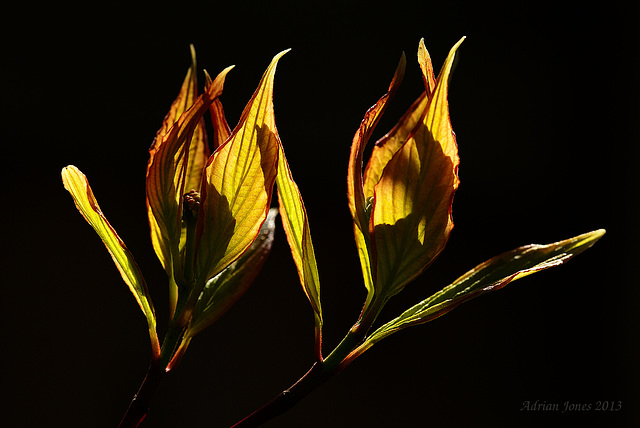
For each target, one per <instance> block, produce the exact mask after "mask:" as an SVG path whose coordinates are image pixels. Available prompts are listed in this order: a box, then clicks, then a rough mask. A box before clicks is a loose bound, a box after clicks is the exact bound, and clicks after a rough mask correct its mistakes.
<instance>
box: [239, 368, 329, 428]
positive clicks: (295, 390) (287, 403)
mask: <svg viewBox="0 0 640 428" xmlns="http://www.w3.org/2000/svg"><path fill="white" fill-rule="evenodd" d="M332 375H333V373H329V372H327V371H325V370H323V368H322V365H320V364H319V363H314V364H313V366H311V369H310V370H309V371H308V372H307V373H306V374H305V375H304V376H302V377H301V378H300V380H298V381H297V382H296V383H295V384H293V385H292V386H291V387H290V388H289V389H286V390H284V391H282V392H281V393H280V394H279V395H278V396H277V397H275V398H274V399H273V400H271V401H270V402H269V403H267V404H265V405H264V406H262V407H261V408H259V409H258V410H256V411H255V412H253V413H252V414H250V415H249V416H247V417H246V418H244V419H243V420H241V421H240V422H238V423H236V424H235V425H233V427H232V428H252V427H257V426H259V425H260V424H263V423H265V422H267V421H268V420H270V419H273V418H275V417H276V416H278V415H280V414H282V413H284V412H285V411H287V410H289V409H290V408H292V407H293V406H295V405H296V404H297V403H298V402H299V401H300V400H302V399H303V398H304V397H306V396H307V395H308V394H309V393H310V392H311V391H313V390H314V389H316V388H317V387H318V386H320V385H321V384H323V383H324V382H325V381H326V380H327V379H329V378H330V377H331V376H332Z"/></svg>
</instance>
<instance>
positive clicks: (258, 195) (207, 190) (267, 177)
mask: <svg viewBox="0 0 640 428" xmlns="http://www.w3.org/2000/svg"><path fill="white" fill-rule="evenodd" d="M285 53H286V51H285V52H281V53H280V54H278V55H276V57H275V58H274V59H273V61H272V62H271V64H270V65H269V67H268V68H267V71H266V72H265V74H264V75H263V76H262V80H261V81H260V84H259V86H258V89H257V90H256V92H255V93H254V94H253V97H252V98H251V100H250V101H249V103H248V104H247V106H246V107H245V109H244V111H243V113H242V116H241V117H240V122H239V123H238V126H237V127H236V128H235V129H234V130H233V133H232V134H231V136H230V137H229V138H228V139H227V141H226V142H225V143H224V144H222V145H221V146H220V147H218V149H216V151H215V152H214V153H213V155H212V156H211V157H210V158H209V161H208V163H207V166H206V168H205V174H204V177H203V186H202V192H201V200H202V202H201V205H200V212H199V214H198V232H197V239H198V242H197V256H196V271H197V274H196V277H198V278H200V279H201V280H202V281H206V280H208V279H209V278H212V277H213V276H215V275H217V274H218V273H219V272H221V271H222V270H223V269H224V268H225V267H226V266H228V265H229V264H230V263H231V262H233V261H234V260H235V259H236V258H238V257H239V256H240V255H241V254H242V253H243V252H244V251H245V250H246V249H247V248H249V246H250V245H251V244H252V243H253V241H254V240H255V239H256V237H257V236H258V233H259V231H260V227H261V226H262V223H263V222H264V221H265V218H266V216H267V212H268V211H269V205H270V202H271V194H272V191H273V184H274V181H275V177H276V171H277V163H278V145H277V137H276V135H277V130H276V126H275V117H274V113H273V79H274V75H275V71H276V65H277V63H278V60H279V59H280V57H281V56H282V55H284V54H285ZM214 83H215V82H214Z"/></svg>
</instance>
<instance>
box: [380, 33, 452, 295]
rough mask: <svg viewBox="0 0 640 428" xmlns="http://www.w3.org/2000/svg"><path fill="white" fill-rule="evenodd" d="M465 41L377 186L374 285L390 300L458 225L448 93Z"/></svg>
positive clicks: (421, 267) (441, 74)
mask: <svg viewBox="0 0 640 428" xmlns="http://www.w3.org/2000/svg"><path fill="white" fill-rule="evenodd" d="M462 40H463V39H461V40H460V41H459V42H458V43H457V44H456V45H455V46H454V47H453V48H452V49H451V51H450V52H449V56H448V57H447V59H446V61H445V64H444V66H443V68H442V70H441V72H440V75H439V76H438V80H437V82H436V86H435V88H434V91H433V94H432V95H431V97H430V98H429V101H428V103H427V104H426V111H425V113H424V116H423V118H422V120H421V121H420V123H419V124H418V125H417V126H416V127H415V129H413V130H412V131H411V132H410V134H409V138H408V139H407V141H406V142H405V143H404V144H402V146H401V147H399V148H398V150H397V151H396V152H395V153H394V154H393V157H392V158H391V159H390V160H389V161H388V163H387V164H386V165H385V166H384V171H383V173H382V176H381V178H380V181H379V182H378V183H377V184H376V185H375V188H374V198H373V199H374V201H373V210H372V215H371V223H370V231H371V233H372V240H374V243H373V246H374V247H375V249H376V254H377V266H376V268H377V271H376V284H375V288H376V293H377V294H379V295H381V296H384V298H385V299H386V298H389V297H391V296H393V295H394V294H396V293H398V292H399V291H400V290H402V288H403V287H404V286H405V285H406V284H407V283H408V282H409V281H411V280H412V279H414V278H415V277H416V276H418V275H419V274H420V273H422V272H423V271H424V269H426V268H427V266H428V265H429V264H430V263H431V262H432V261H433V260H434V259H435V258H436V257H437V255H438V254H439V253H440V252H441V251H442V249H443V248H444V246H445V244H446V242H447V239H448V237H449V234H450V232H451V229H452V228H453V220H452V217H451V205H452V203H453V194H454V192H455V190H456V188H457V187H458V184H459V180H458V176H457V171H458V164H459V159H458V152H457V146H456V141H455V136H454V134H453V130H452V129H451V123H450V121H449V105H448V101H447V92H448V82H449V75H450V72H451V67H452V64H453V59H454V56H455V52H456V50H457V48H458V46H460V43H462ZM425 80H427V81H428V79H425ZM414 115H417V113H414V114H411V115H410V116H409V117H410V118H414V117H415V116H414ZM389 141H390V142H392V141H391V140H389Z"/></svg>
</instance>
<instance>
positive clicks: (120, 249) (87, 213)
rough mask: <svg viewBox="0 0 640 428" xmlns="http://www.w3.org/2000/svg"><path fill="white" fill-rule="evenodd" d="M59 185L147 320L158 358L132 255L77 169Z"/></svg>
mask: <svg viewBox="0 0 640 428" xmlns="http://www.w3.org/2000/svg"><path fill="white" fill-rule="evenodd" d="M62 182H63V184H64V188H65V189H67V191H68V192H69V193H70V194H71V197H72V198H73V201H74V202H75V205H76V207H77V208H78V211H80V213H81V214H82V216H83V217H84V218H85V220H86V221H87V222H88V223H89V224H90V225H91V227H93V229H94V230H95V231H96V233H97V234H98V236H99V237H100V239H102V242H103V243H104V245H105V246H106V247H107V250H108V251H109V254H111V257H112V258H113V261H114V263H115V264H116V267H117V268H118V271H120V275H121V276H122V279H124V282H125V283H126V284H127V286H128V287H129V290H131V293H133V296H134V297H135V299H136V301H137V302H138V305H139V306H140V309H142V313H144V315H145V317H146V318H147V323H148V326H149V335H150V337H151V346H152V350H153V355H154V357H158V356H159V355H160V344H159V342H158V335H157V333H156V316H155V312H154V309H153V304H152V302H151V297H150V295H149V291H148V290H147V285H146V283H145V281H144V278H143V277H142V273H141V272H140V268H139V267H138V265H137V264H136V262H135V260H134V259H133V255H132V254H131V252H130V251H129V250H128V249H127V246H126V245H125V244H124V242H123V241H122V239H120V237H119V236H118V234H117V233H116V231H115V230H114V229H113V227H111V225H110V224H109V222H108V221H107V219H106V217H105V216H104V214H103V213H102V211H101V210H100V206H99V205H98V201H96V198H95V197H94V195H93V191H92V190H91V187H90V186H89V182H88V181H87V177H85V175H84V174H83V173H82V172H80V170H79V169H78V168H76V167H75V166H73V165H69V166H67V167H66V168H64V169H63V170H62Z"/></svg>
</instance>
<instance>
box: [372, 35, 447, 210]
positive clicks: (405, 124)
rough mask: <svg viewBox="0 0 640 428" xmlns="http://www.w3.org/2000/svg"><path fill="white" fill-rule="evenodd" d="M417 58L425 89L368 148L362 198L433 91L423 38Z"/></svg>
mask: <svg viewBox="0 0 640 428" xmlns="http://www.w3.org/2000/svg"><path fill="white" fill-rule="evenodd" d="M418 62H419V63H420V68H421V70H422V75H423V80H424V84H425V92H423V93H422V94H421V95H420V96H419V97H418V99H417V100H415V101H414V102H413V104H412V105H411V107H409V109H408V110H407V112H406V113H405V114H404V115H403V116H402V117H401V118H400V120H399V121H398V123H397V124H396V125H395V126H394V127H393V129H391V131H389V132H388V133H387V134H386V135H385V136H384V137H382V138H380V139H379V140H378V141H377V142H376V144H375V145H374V146H373V151H372V152H371V156H370V157H369V161H368V162H367V167H366V169H365V172H364V197H365V199H369V198H371V197H373V195H374V187H375V185H376V184H378V182H379V181H380V178H381V177H382V172H383V171H384V167H385V166H386V165H387V163H389V161H390V160H391V158H392V157H393V155H395V154H396V152H397V151H398V150H399V149H400V148H401V147H402V145H403V144H404V143H405V142H406V141H407V139H408V138H409V135H410V134H411V133H412V132H413V131H414V129H415V128H416V126H417V125H418V124H419V123H420V121H421V120H422V119H423V117H424V115H425V113H426V108H427V105H428V102H429V97H430V96H431V94H432V93H433V89H434V88H435V85H436V81H435V77H434V75H433V65H432V64H431V57H430V56H429V53H428V52H427V49H426V48H425V46H424V39H421V40H420V44H419V47H418Z"/></svg>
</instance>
